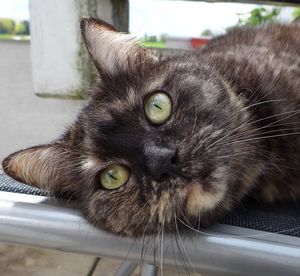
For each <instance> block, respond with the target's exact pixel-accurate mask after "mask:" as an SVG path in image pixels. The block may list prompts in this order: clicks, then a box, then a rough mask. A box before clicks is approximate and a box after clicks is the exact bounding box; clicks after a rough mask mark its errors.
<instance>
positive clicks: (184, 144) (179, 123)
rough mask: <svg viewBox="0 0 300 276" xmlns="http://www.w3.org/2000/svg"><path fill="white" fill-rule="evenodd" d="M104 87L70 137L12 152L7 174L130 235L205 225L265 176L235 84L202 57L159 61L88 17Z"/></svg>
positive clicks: (90, 44) (88, 38)
mask: <svg viewBox="0 0 300 276" xmlns="http://www.w3.org/2000/svg"><path fill="white" fill-rule="evenodd" d="M82 31H83V36H84V40H85V43H86V45H87V48H88V50H89V52H90V54H91V57H92V59H93V61H94V62H95V64H96V66H97V69H98V71H99V73H100V78H101V80H100V82H99V85H98V86H97V87H96V89H95V90H94V92H93V94H92V96H91V98H90V100H89V102H88V103H87V105H86V106H85V107H84V109H83V110H82V112H81V113H80V114H79V116H78V119H77V121H76V122H75V123H74V124H73V125H72V126H71V127H70V128H69V129H68V131H67V132H66V133H65V134H64V136H63V137H62V138H61V139H60V140H58V141H57V142H55V143H54V144H50V145H43V146H38V147H34V148H31V149H27V150H23V151H20V152H17V153H15V154H12V155H11V156H9V157H8V158H7V159H6V160H5V161H4V162H3V167H4V169H5V171H6V172H7V173H8V174H10V175H11V176H13V177H15V178H16V179H19V180H21V181H24V182H27V183H29V184H32V185H35V186H39V187H42V188H46V189H50V190H52V191H54V192H57V193H59V192H63V193H65V192H66V193H70V194H71V195H74V196H75V197H76V198H77V200H78V202H79V203H80V205H81V208H82V210H83V212H84V214H85V215H86V217H87V218H88V220H89V221H90V222H91V223H93V224H94V225H96V226H98V227H100V228H104V229H107V230H110V231H112V232H115V233H119V234H125V235H141V234H143V233H152V232H157V231H159V230H160V229H161V227H162V226H163V227H165V229H168V230H174V229H175V227H176V223H175V221H176V219H177V218H179V219H180V220H182V221H185V222H186V223H191V224H194V223H197V224H198V223H200V224H201V225H207V224H209V223H211V222H212V221H215V220H216V219H217V218H218V217H219V216H220V215H222V214H224V213H225V212H226V211H227V210H229V209H230V208H231V207H232V205H233V203H234V202H235V201H237V200H238V199H240V198H241V197H242V196H243V195H244V194H245V193H246V192H247V191H248V190H249V189H250V188H251V185H252V182H253V179H254V178H255V177H256V176H257V174H258V173H259V171H260V164H257V162H256V161H255V157H256V151H257V148H256V147H257V146H256V145H255V144H250V145H249V144H245V143H236V144H235V143H232V141H233V137H234V136H233V135H240V133H241V132H243V131H248V132H252V131H254V130H252V125H251V123H250V124H249V117H248V113H247V110H246V109H245V108H244V107H243V102H242V100H241V99H239V98H238V96H236V95H235V93H234V91H233V90H232V88H230V87H229V85H228V84H227V83H226V82H225V81H224V80H222V78H221V77H220V76H218V75H217V74H216V73H215V72H214V70H213V68H211V67H209V66H208V65H206V64H201V61H202V58H201V57H200V56H197V55H196V54H190V55H184V56H181V57H175V58H168V59H161V58H159V57H157V56H155V55H153V54H152V53H151V52H150V51H147V50H145V49H142V48H140V47H139V46H138V45H137V44H136V43H135V42H133V41H132V40H131V39H129V38H128V36H127V35H124V34H120V33H117V32H116V31H115V30H114V29H112V27H111V26H109V25H106V24H105V23H103V22H100V21H96V20H91V19H90V20H84V21H83V22H82Z"/></svg>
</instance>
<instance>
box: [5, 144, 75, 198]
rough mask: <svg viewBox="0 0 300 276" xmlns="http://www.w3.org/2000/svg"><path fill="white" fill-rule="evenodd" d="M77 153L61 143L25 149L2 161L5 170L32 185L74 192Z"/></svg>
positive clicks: (57, 190) (63, 191) (51, 189)
mask: <svg viewBox="0 0 300 276" xmlns="http://www.w3.org/2000/svg"><path fill="white" fill-rule="evenodd" d="M77 161H78V157H77V156H75V154H74V153H73V152H72V151H71V150H70V149H69V148H68V147H67V146H66V145H63V144H60V143H54V144H49V145H41V146H36V147H32V148H28V149H24V150H21V151H18V152H15V153H13V154H11V155H9V156H8V157H7V158H5V159H4V161H3V162H2V166H3V169H4V171H5V173H6V174H8V175H9V176H11V177H12V178H14V179H16V180H18V181H20V182H23V183H27V184H29V185H32V186H35V187H38V188H41V189H45V190H48V191H51V192H54V193H69V194H72V193H73V192H75V190H76V183H78V181H79V176H78V163H79V162H78V163H77Z"/></svg>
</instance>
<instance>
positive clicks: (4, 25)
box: [0, 18, 15, 34]
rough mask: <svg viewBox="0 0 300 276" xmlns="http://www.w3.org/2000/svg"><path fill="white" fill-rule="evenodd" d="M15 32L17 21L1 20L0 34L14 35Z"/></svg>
mask: <svg viewBox="0 0 300 276" xmlns="http://www.w3.org/2000/svg"><path fill="white" fill-rule="evenodd" d="M14 30H15V21H14V20H13V19H10V18H0V34H12V33H13V32H14Z"/></svg>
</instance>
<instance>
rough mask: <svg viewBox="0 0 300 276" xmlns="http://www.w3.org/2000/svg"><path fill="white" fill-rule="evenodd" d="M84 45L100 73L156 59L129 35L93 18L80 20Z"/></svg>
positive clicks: (111, 71) (107, 72)
mask: <svg viewBox="0 0 300 276" xmlns="http://www.w3.org/2000/svg"><path fill="white" fill-rule="evenodd" d="M81 31H82V36H83V40H84V42H85V45H86V47H87V49H88V51H89V53H90V55H91V57H92V60H93V61H94V63H95V65H96V67H97V69H98V71H99V72H100V74H114V73H115V72H116V71H118V70H128V69H130V68H132V67H134V66H135V65H136V64H138V63H141V62H146V61H150V62H155V61H156V60H157V58H156V56H154V55H153V54H152V53H151V51H150V50H149V49H145V48H143V47H141V46H140V45H139V43H138V40H136V39H134V38H133V37H132V36H131V35H129V34H125V33H120V32H118V31H117V30H116V29H115V28H114V27H113V26H111V25H109V24H107V23H105V22H103V21H101V20H98V19H94V18H84V19H82V20H81Z"/></svg>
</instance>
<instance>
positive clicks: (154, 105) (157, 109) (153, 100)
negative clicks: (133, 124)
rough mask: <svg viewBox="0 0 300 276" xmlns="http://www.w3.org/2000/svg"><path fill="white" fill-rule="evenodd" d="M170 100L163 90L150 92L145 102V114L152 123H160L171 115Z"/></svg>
mask: <svg viewBox="0 0 300 276" xmlns="http://www.w3.org/2000/svg"><path fill="white" fill-rule="evenodd" d="M171 110H172V102H171V99H170V97H169V96H168V95H167V94H166V93H163V92H158V93H154V94H152V95H151V96H150V97H149V98H148V99H147V101H146V103H145V114H146V117H147V118H148V120H149V121H150V122H151V123H153V124H157V125H159V124H162V123H164V122H165V121H167V119H168V118H169V117H170V115H171Z"/></svg>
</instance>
